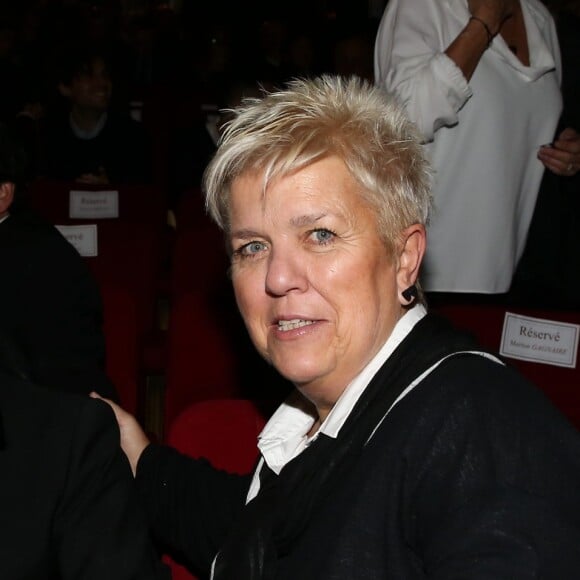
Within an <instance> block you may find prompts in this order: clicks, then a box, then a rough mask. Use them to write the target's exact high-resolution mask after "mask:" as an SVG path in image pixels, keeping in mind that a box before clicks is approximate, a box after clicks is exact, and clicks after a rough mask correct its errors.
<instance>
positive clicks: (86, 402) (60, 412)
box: [0, 375, 159, 580]
mask: <svg viewBox="0 0 580 580" xmlns="http://www.w3.org/2000/svg"><path fill="white" fill-rule="evenodd" d="M0 412H1V418H2V431H3V439H4V441H3V447H2V449H1V450H0V471H1V472H2V474H3V477H2V478H1V479H0V512H1V513H2V514H3V517H2V518H1V519H0V543H1V544H2V546H3V548H4V550H5V552H4V556H3V558H2V559H0V577H2V578H34V579H35V580H43V579H51V580H52V579H53V578H54V579H56V578H58V579H59V580H64V579H70V580H73V579H74V580H79V579H87V580H88V579H95V580H96V579H97V578H110V579H119V580H121V579H124V580H129V579H141V578H144V579H153V578H157V577H158V572H159V570H158V563H157V562H156V560H155V558H154V554H153V552H152V549H151V546H150V543H149V538H148V533H147V529H146V525H145V521H144V517H143V514H142V513H141V511H140V509H139V507H138V504H137V503H136V500H135V497H134V491H133V479H132V476H131V472H130V467H129V465H128V462H127V459H126V457H125V455H124V454H123V452H122V450H121V448H120V446H119V431H118V427H117V423H116V421H115V418H114V415H113V413H112V411H111V410H110V408H109V407H108V406H107V405H106V404H105V403H103V402H101V401H96V400H93V399H90V398H89V397H88V396H81V395H75V394H66V393H58V392H55V391H52V390H49V389H45V388H41V387H37V386H35V385H32V384H31V383H28V382H25V381H21V380H18V379H13V378H10V377H6V376H4V375H0Z"/></svg>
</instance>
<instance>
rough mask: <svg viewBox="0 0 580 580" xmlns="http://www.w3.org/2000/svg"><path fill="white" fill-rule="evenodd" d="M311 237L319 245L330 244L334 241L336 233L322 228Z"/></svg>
mask: <svg viewBox="0 0 580 580" xmlns="http://www.w3.org/2000/svg"><path fill="white" fill-rule="evenodd" d="M311 236H312V238H313V239H314V241H316V242H317V243H319V244H327V243H328V242H330V241H332V239H333V238H334V237H335V233H334V232H331V231H330V230H326V229H324V228H321V229H318V230H314V231H313V232H312V234H311Z"/></svg>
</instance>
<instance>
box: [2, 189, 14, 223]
mask: <svg viewBox="0 0 580 580" xmlns="http://www.w3.org/2000/svg"><path fill="white" fill-rule="evenodd" d="M13 201H14V184H13V183H12V182H11V181H5V182H4V183H0V217H3V216H4V215H5V214H6V213H8V210H9V209H10V206H11V205H12V202H13Z"/></svg>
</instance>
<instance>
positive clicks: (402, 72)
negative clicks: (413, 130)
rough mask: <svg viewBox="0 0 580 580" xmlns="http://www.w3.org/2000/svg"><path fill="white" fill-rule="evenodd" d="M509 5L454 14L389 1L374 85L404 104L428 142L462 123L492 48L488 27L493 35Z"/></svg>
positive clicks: (476, 4)
mask: <svg viewBox="0 0 580 580" xmlns="http://www.w3.org/2000/svg"><path fill="white" fill-rule="evenodd" d="M511 6H512V0H471V1H470V2H469V4H468V6H467V7H466V9H465V13H464V14H455V13H451V12H449V10H450V8H449V6H447V4H446V3H440V2H427V1H426V0H390V1H389V3H388V5H387V8H386V10H385V13H384V15H383V19H382V21H381V24H380V26H379V31H378V34H377V39H376V44H375V82H376V83H377V84H379V85H381V86H383V87H385V88H386V89H387V90H389V91H391V92H393V93H395V94H396V95H397V96H398V98H399V100H400V101H401V102H402V103H404V105H405V107H406V109H407V113H408V115H409V117H410V118H411V120H413V121H414V122H415V123H416V124H417V125H418V127H419V130H420V131H421V132H422V133H423V135H424V138H425V141H431V140H433V137H434V134H435V132H436V131H437V130H439V129H440V128H441V127H443V126H452V125H454V124H456V123H457V122H458V113H459V111H460V110H461V108H462V107H463V106H464V105H465V103H466V102H467V100H468V99H469V98H470V97H471V95H472V92H471V87H470V86H469V84H468V82H469V80H470V79H471V76H472V74H473V72H474V71H475V69H476V67H477V65H478V64H479V61H480V59H481V57H482V55H483V53H484V52H485V50H486V49H487V47H488V44H489V35H488V33H487V30H486V26H487V27H488V28H489V29H490V32H491V35H492V36H495V35H496V34H497V33H498V32H499V30H500V28H501V24H502V22H504V21H505V19H506V18H507V17H508V16H509V14H510V12H511ZM471 15H473V16H475V17H476V18H478V19H479V20H475V19H471V20H470V16H471ZM458 20H460V21H461V25H459V26H458ZM484 23H485V25H484ZM449 30H454V31H455V30H456V32H455V33H453V34H451V35H450V36H449V33H448V31H449Z"/></svg>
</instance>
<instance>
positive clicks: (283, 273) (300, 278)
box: [266, 250, 308, 296]
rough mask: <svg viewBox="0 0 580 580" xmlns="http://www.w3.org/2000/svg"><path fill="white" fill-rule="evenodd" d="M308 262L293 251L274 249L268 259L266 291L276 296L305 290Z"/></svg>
mask: <svg viewBox="0 0 580 580" xmlns="http://www.w3.org/2000/svg"><path fill="white" fill-rule="evenodd" d="M306 271H307V269H306V264H305V262H304V260H301V259H300V257H299V256H298V255H296V254H295V253H292V252H284V251H276V250H273V251H272V252H271V254H270V256H269V260H268V270H267V272H266V291H267V292H268V293H269V294H272V295H274V296H284V295H285V294H288V292H292V291H297V292H304V291H305V290H306V288H307V287H308V277H307V274H306Z"/></svg>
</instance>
